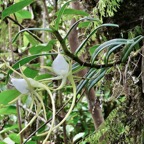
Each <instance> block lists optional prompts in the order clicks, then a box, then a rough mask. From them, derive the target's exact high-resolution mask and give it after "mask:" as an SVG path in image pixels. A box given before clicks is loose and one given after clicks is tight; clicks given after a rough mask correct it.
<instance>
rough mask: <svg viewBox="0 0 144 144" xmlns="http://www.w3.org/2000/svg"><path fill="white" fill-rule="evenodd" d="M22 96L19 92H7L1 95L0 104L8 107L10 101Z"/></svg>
mask: <svg viewBox="0 0 144 144" xmlns="http://www.w3.org/2000/svg"><path fill="white" fill-rule="evenodd" d="M19 95H20V92H18V91H17V90H7V91H3V92H1V93H0V104H3V105H7V104H8V103H9V102H10V101H12V100H13V99H15V98H16V97H18V96H19Z"/></svg>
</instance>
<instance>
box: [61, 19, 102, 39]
mask: <svg viewBox="0 0 144 144" xmlns="http://www.w3.org/2000/svg"><path fill="white" fill-rule="evenodd" d="M83 20H88V21H99V20H98V19H94V18H89V17H85V18H82V19H80V20H78V21H76V22H75V23H74V24H73V25H72V26H71V28H70V29H69V31H68V32H67V34H66V36H65V37H64V40H66V38H67V37H68V35H69V34H70V32H71V31H72V30H73V28H75V27H76V26H77V25H78V24H79V22H81V21H83Z"/></svg>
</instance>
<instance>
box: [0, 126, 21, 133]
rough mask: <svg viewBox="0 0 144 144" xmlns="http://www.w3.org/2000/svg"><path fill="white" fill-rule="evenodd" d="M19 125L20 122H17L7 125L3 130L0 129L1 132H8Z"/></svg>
mask: <svg viewBox="0 0 144 144" xmlns="http://www.w3.org/2000/svg"><path fill="white" fill-rule="evenodd" d="M18 128H19V126H18V124H15V125H12V126H9V125H8V126H5V127H4V129H3V130H2V131H0V134H1V133H4V132H7V131H10V130H13V129H18Z"/></svg>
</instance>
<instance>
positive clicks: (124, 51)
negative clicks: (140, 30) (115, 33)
mask: <svg viewBox="0 0 144 144" xmlns="http://www.w3.org/2000/svg"><path fill="white" fill-rule="evenodd" d="M139 38H141V35H139V36H137V37H135V38H133V39H132V40H133V41H134V42H135V41H137V40H138V39H139ZM130 46H131V44H128V45H126V46H125V47H124V48H123V51H122V55H124V54H125V53H126V52H127V50H128V49H129V47H130Z"/></svg>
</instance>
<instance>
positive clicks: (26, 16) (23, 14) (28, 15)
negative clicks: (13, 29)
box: [15, 10, 32, 19]
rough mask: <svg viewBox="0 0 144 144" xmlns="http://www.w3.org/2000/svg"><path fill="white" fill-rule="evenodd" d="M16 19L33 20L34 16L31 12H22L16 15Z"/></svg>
mask: <svg viewBox="0 0 144 144" xmlns="http://www.w3.org/2000/svg"><path fill="white" fill-rule="evenodd" d="M15 15H16V17H18V18H21V19H31V17H32V15H31V13H30V12H29V11H27V10H20V11H18V12H16V13H15Z"/></svg>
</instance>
